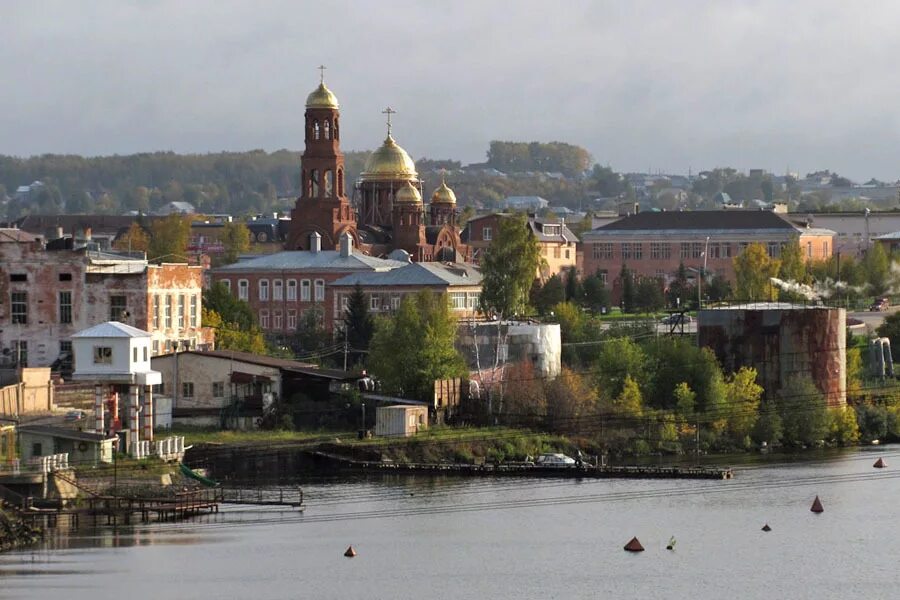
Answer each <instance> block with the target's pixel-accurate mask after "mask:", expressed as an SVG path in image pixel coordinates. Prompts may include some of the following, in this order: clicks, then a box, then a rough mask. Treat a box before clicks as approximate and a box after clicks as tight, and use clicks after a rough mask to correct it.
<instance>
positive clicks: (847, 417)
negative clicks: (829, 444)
mask: <svg viewBox="0 0 900 600" xmlns="http://www.w3.org/2000/svg"><path fill="white" fill-rule="evenodd" d="M828 439H829V440H831V441H833V442H835V443H836V444H840V445H841V446H849V445H851V444H855V443H857V442H858V441H859V425H858V424H857V422H856V411H855V410H853V407H851V406H838V407H835V408H829V409H828Z"/></svg>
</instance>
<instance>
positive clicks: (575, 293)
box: [566, 267, 584, 302]
mask: <svg viewBox="0 0 900 600" xmlns="http://www.w3.org/2000/svg"><path fill="white" fill-rule="evenodd" d="M583 300H584V288H583V287H582V285H581V282H580V281H578V270H577V269H576V268H575V267H569V268H568V269H566V301H569V302H582V301H583Z"/></svg>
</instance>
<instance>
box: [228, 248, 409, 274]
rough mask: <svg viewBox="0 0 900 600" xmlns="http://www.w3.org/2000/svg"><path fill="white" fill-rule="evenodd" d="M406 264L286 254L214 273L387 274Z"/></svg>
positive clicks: (325, 253) (326, 253)
mask: <svg viewBox="0 0 900 600" xmlns="http://www.w3.org/2000/svg"><path fill="white" fill-rule="evenodd" d="M406 264H407V263H403V262H399V261H396V260H386V259H383V258H375V257H373V256H367V255H365V254H360V253H358V252H357V251H355V250H354V252H352V253H351V254H350V256H341V253H340V252H339V251H337V250H320V251H318V252H311V251H309V250H286V251H284V252H276V253H274V254H266V255H263V256H259V257H256V258H250V259H247V260H242V261H240V262H236V263H234V264H231V265H225V266H224V267H219V268H217V269H213V270H212V272H213V273H244V272H258V271H281V270H286V271H287V270H294V271H299V270H304V271H371V270H380V271H387V270H390V269H396V268H398V267H402V266H404V265H406Z"/></svg>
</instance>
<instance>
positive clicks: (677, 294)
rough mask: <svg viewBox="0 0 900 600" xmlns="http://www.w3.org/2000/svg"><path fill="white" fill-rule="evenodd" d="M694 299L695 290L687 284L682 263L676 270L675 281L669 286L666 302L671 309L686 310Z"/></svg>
mask: <svg viewBox="0 0 900 600" xmlns="http://www.w3.org/2000/svg"><path fill="white" fill-rule="evenodd" d="M707 291H708V288H707ZM696 297H697V293H696V289H695V288H694V287H693V286H691V285H690V284H688V279H687V268H685V266H684V263H683V262H682V263H679V264H678V270H677V271H676V272H675V279H673V280H672V283H670V284H669V289H668V291H667V293H666V300H667V301H668V303H669V306H671V307H672V308H678V307H684V308H686V307H687V305H688V303H689V302H691V301H692V300H693V299H694V298H696Z"/></svg>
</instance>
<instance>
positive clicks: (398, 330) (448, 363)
mask: <svg viewBox="0 0 900 600" xmlns="http://www.w3.org/2000/svg"><path fill="white" fill-rule="evenodd" d="M455 341H456V319H455V318H454V316H453V314H452V313H451V311H450V304H449V302H448V300H447V297H446V296H444V295H442V294H434V293H432V292H431V291H430V290H423V291H421V292H419V293H418V294H416V295H415V296H406V297H405V298H404V299H403V300H402V301H401V302H400V308H399V310H398V311H397V313H396V314H395V315H394V316H393V317H383V318H381V319H379V320H378V321H377V322H376V326H375V333H374V335H373V336H372V343H371V346H370V348H371V350H370V355H369V367H370V370H371V371H372V373H373V374H374V375H375V376H376V377H378V378H379V379H380V380H381V382H382V384H383V386H384V388H385V391H386V392H387V393H393V394H399V395H402V396H403V397H405V398H410V399H416V400H428V399H430V398H431V394H432V393H433V390H434V382H435V381H436V380H438V379H447V378H453V377H461V376H463V375H465V373H466V367H465V363H464V361H463V359H462V356H461V355H460V354H459V352H458V351H457V350H456V347H455V345H454V343H455Z"/></svg>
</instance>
